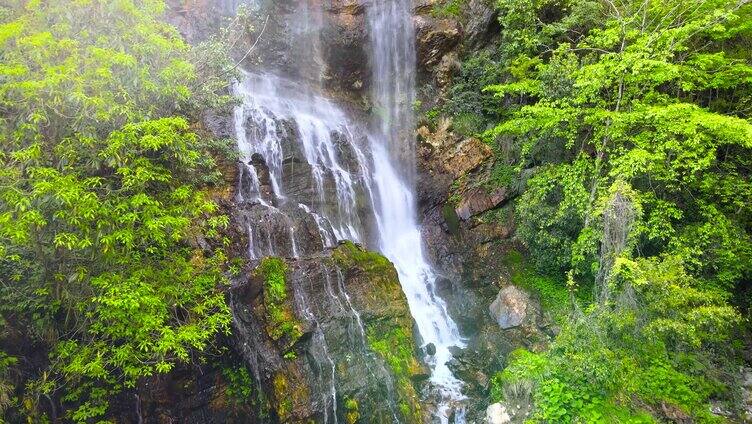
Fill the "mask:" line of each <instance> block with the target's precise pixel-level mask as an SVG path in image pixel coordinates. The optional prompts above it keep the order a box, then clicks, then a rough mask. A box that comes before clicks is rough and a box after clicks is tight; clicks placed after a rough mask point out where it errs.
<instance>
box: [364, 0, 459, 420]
mask: <svg viewBox="0 0 752 424" xmlns="http://www.w3.org/2000/svg"><path fill="white" fill-rule="evenodd" d="M411 7H412V1H410V0H374V1H373V3H371V6H370V8H369V9H368V12H367V19H368V26H369V34H370V40H371V49H372V51H371V61H372V64H371V66H372V77H373V82H372V97H373V103H374V108H375V110H376V111H377V113H376V114H375V118H376V127H377V130H376V135H375V136H374V137H372V139H373V143H372V146H371V152H372V155H373V162H374V166H373V171H374V172H373V181H374V183H375V186H376V191H377V193H378V196H377V197H378V199H379V202H378V207H377V214H376V215H377V223H378V229H379V236H380V250H381V252H382V253H383V254H384V255H385V256H386V257H387V258H389V259H390V260H391V261H392V262H393V263H394V265H395V267H396V268H397V272H398V273H399V277H400V283H401V284H402V289H403V291H404V292H405V295H406V297H407V300H408V303H409V305H410V312H411V313H412V315H413V318H414V319H415V321H416V323H417V326H418V331H419V332H420V335H421V336H422V338H423V342H424V344H429V343H431V344H433V345H434V346H435V347H436V354H435V355H433V358H432V359H431V360H430V365H431V368H432V375H431V381H432V383H433V384H434V385H435V386H436V388H437V389H438V391H439V393H440V397H441V400H440V403H439V408H438V409H439V410H438V415H439V419H440V420H441V422H448V420H449V415H450V414H451V412H452V410H453V409H457V411H456V412H455V415H454V416H455V422H456V423H460V422H462V421H463V419H462V416H463V411H462V409H461V407H459V406H458V405H456V404H457V403H458V402H460V401H462V400H463V395H462V393H461V387H462V383H461V382H460V381H459V380H458V379H457V378H456V377H455V376H454V375H453V374H452V372H451V370H450V369H449V367H448V366H447V363H448V362H449V361H450V360H451V359H452V354H451V352H450V348H452V347H455V346H457V347H462V346H463V345H464V344H463V342H462V339H461V337H460V334H459V331H458V329H457V325H456V324H455V323H454V321H453V320H452V319H451V317H450V316H449V314H448V313H447V308H446V304H445V303H444V301H443V300H442V299H441V298H439V297H438V296H437V294H436V288H435V281H436V274H435V273H434V271H433V269H432V268H431V266H430V265H429V264H428V262H427V260H426V258H425V256H424V253H423V246H422V239H421V234H420V227H419V225H418V223H417V212H416V200H415V195H414V191H413V186H414V173H415V171H414V169H415V150H414V133H413V111H412V107H413V102H414V99H415V66H416V65H415V47H414V43H415V39H414V29H413V24H412V8H411ZM395 165H397V166H398V167H399V169H401V170H402V172H401V174H400V175H398V174H397V171H396V169H395Z"/></svg>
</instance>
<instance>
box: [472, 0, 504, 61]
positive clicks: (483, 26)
mask: <svg viewBox="0 0 752 424" xmlns="http://www.w3.org/2000/svg"><path fill="white" fill-rule="evenodd" d="M468 9H469V10H468V13H467V17H468V20H467V23H466V24H465V38H466V40H467V45H468V46H470V47H472V48H474V49H477V48H480V47H482V46H484V45H485V44H487V43H488V42H489V41H490V40H491V38H492V37H493V36H494V35H496V34H498V33H499V31H500V30H501V28H500V26H499V22H498V17H499V16H498V12H497V11H496V10H494V8H493V7H492V6H490V5H489V4H488V2H487V1H485V0H470V2H469V3H468Z"/></svg>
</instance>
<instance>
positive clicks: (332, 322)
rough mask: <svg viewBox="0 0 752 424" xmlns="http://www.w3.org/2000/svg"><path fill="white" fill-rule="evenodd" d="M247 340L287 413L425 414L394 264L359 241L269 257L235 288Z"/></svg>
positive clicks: (356, 417) (308, 417) (294, 417)
mask: <svg viewBox="0 0 752 424" xmlns="http://www.w3.org/2000/svg"><path fill="white" fill-rule="evenodd" d="M231 304H232V308H233V312H234V315H235V320H234V324H235V339H236V345H237V347H238V350H239V351H240V352H241V353H242V355H243V357H244V358H245V361H246V363H247V364H248V365H249V367H250V368H251V369H253V370H254V375H255V379H256V380H258V383H259V386H260V387H261V390H262V391H263V392H264V394H265V398H266V399H267V400H268V402H267V403H268V405H269V406H270V410H269V411H268V416H269V417H270V419H271V420H272V421H277V422H293V423H294V422H300V423H303V422H310V421H313V422H323V421H324V420H325V419H327V418H328V419H329V420H331V419H332V416H333V415H334V414H336V416H337V418H338V421H339V422H348V423H355V422H368V423H382V422H383V423H392V422H394V421H395V420H396V421H398V422H402V423H420V422H423V421H424V420H423V413H424V411H422V410H421V408H420V402H419V399H418V395H417V390H416V387H415V385H416V384H417V383H416V382H418V381H421V380H422V379H424V378H425V377H426V376H427V370H426V369H425V368H424V367H423V366H422V365H421V364H420V362H419V361H418V359H417V357H416V343H415V340H414V338H413V333H414V329H413V321H412V318H411V316H410V311H409V307H408V304H407V300H406V298H405V296H404V294H403V293H402V289H401V286H400V283H399V279H398V276H397V272H396V270H395V269H394V266H393V265H392V264H391V263H390V262H389V261H388V260H387V259H386V258H384V257H383V256H381V255H379V254H378V253H374V252H370V251H367V250H365V249H363V248H362V247H360V246H358V245H355V244H353V243H350V242H345V243H342V244H340V245H338V246H337V247H336V248H334V249H331V250H328V251H325V252H323V253H321V254H318V255H314V256H309V257H306V258H303V259H297V260H292V259H287V260H284V259H280V258H265V259H263V260H262V261H260V263H259V264H258V265H257V266H256V268H255V269H253V270H251V271H249V279H248V281H247V282H245V283H242V284H240V285H239V286H238V287H236V288H235V289H234V290H233V291H232V293H231Z"/></svg>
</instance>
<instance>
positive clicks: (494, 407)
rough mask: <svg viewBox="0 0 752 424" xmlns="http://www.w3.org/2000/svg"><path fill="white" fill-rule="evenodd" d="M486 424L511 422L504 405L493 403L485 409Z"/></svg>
mask: <svg viewBox="0 0 752 424" xmlns="http://www.w3.org/2000/svg"><path fill="white" fill-rule="evenodd" d="M486 422H487V423H488V424H507V423H511V422H512V417H511V416H509V413H507V408H506V407H505V406H504V405H502V404H501V403H494V404H491V405H489V406H488V408H487V409H486Z"/></svg>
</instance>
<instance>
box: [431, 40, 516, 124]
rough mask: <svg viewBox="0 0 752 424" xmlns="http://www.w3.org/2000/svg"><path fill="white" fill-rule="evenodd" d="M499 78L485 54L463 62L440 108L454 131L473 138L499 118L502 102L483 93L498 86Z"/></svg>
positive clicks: (500, 74) (498, 71) (498, 72)
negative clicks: (452, 123)
mask: <svg viewBox="0 0 752 424" xmlns="http://www.w3.org/2000/svg"><path fill="white" fill-rule="evenodd" d="M502 75H503V72H502V69H501V68H500V67H499V64H498V62H497V61H496V60H494V59H493V57H492V56H491V55H490V54H488V53H479V54H476V55H472V56H470V57H468V58H467V59H465V60H464V61H463V62H462V66H461V67H460V72H459V74H458V75H456V76H455V77H454V78H453V80H452V85H451V87H450V89H449V93H448V95H447V101H446V103H445V104H444V105H443V107H442V112H443V113H444V114H446V115H449V116H452V117H453V120H454V129H455V131H458V132H459V133H460V134H463V135H472V134H474V133H476V132H482V131H484V130H485V129H486V128H487V126H488V125H490V124H491V123H493V122H494V121H495V120H496V119H498V118H499V112H500V110H499V109H500V107H501V105H502V102H501V100H500V99H499V98H497V97H494V96H486V95H484V94H483V89H484V88H485V87H486V86H488V85H492V84H498V83H499V82H501V78H502Z"/></svg>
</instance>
